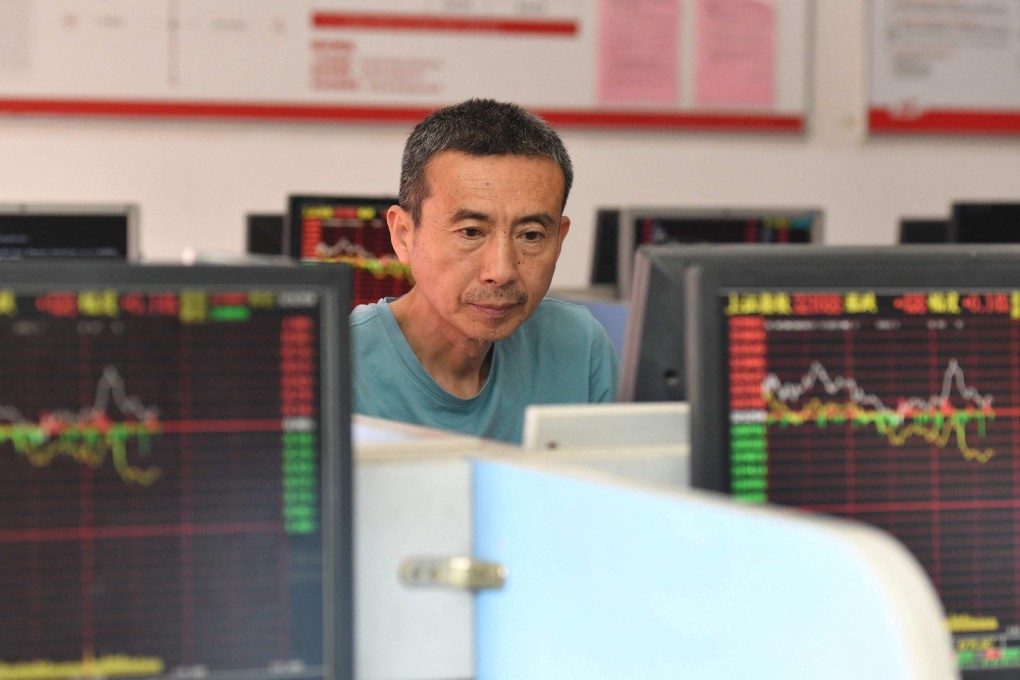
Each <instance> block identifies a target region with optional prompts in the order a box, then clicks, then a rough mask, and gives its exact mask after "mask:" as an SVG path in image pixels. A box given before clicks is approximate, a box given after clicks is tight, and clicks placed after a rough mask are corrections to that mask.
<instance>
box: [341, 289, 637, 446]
mask: <svg viewBox="0 0 1020 680" xmlns="http://www.w3.org/2000/svg"><path fill="white" fill-rule="evenodd" d="M350 326H351V342H352V347H353V361H352V365H353V370H354V412H355V413H360V414H362V415H366V416H374V417H377V418H386V419H389V420H397V421H401V422H406V423H415V424H418V425H425V426H428V427H434V428H439V429H442V430H451V431H454V432H461V433H463V434H470V435H475V436H479V437H485V438H488V439H498V440H501V441H506V442H511V443H515V444H516V443H520V441H521V435H522V431H523V427H524V408H525V407H526V406H527V405H529V404H579V403H588V402H607V401H613V399H614V398H615V397H616V388H617V382H618V380H619V359H618V357H617V355H616V350H615V349H614V348H613V345H612V343H611V342H610V340H609V336H608V335H607V334H606V331H605V329H604V328H603V327H602V325H601V324H599V322H598V321H597V320H596V319H595V317H593V316H592V315H591V312H589V311H588V309H587V308H585V307H583V306H581V305H576V304H572V303H569V302H564V301H562V300H554V299H550V298H546V299H545V300H543V301H542V302H541V303H540V304H539V306H538V308H537V309H536V310H535V312H534V314H532V315H531V316H530V317H529V318H528V319H527V320H526V321H525V322H524V323H522V324H521V325H520V327H518V329H517V330H516V331H514V333H512V334H511V335H510V337H508V338H506V339H504V340H500V341H497V342H496V343H494V345H493V350H492V351H493V355H492V366H491V367H490V370H489V377H488V380H487V381H486V383H485V386H484V387H483V388H482V390H481V392H479V393H478V394H477V395H475V396H474V397H471V398H470V399H461V398H460V397H456V396H454V395H452V394H450V393H449V392H447V391H446V390H444V389H443V388H442V387H440V386H439V385H438V384H437V383H436V381H435V380H433V379H432V377H431V376H430V375H429V374H428V372H427V371H426V370H425V369H424V368H422V365H421V364H420V363H419V362H418V358H417V357H416V356H415V354H414V351H413V350H412V349H411V346H410V345H408V344H407V340H406V339H405V338H404V334H403V333H402V332H401V330H400V326H399V325H398V324H397V320H396V319H395V318H394V316H393V311H392V310H391V309H390V307H389V300H380V301H379V302H377V303H375V304H370V305H359V306H358V307H356V308H355V309H354V311H353V312H351V317H350Z"/></svg>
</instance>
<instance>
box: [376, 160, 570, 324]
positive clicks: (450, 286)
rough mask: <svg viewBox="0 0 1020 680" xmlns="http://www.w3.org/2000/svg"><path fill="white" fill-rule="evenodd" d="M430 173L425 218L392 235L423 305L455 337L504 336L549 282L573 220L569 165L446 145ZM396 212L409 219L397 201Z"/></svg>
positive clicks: (431, 164) (417, 303)
mask: <svg viewBox="0 0 1020 680" xmlns="http://www.w3.org/2000/svg"><path fill="white" fill-rule="evenodd" d="M427 176H428V179H429V186H430V188H431V195H430V197H429V198H428V199H426V200H425V202H424V203H423V204H422V213H421V223H420V224H419V225H417V228H413V227H411V228H410V229H407V230H405V231H403V232H402V235H401V236H399V237H398V236H397V235H396V232H395V238H394V245H395V246H396V247H397V254H398V255H399V256H400V259H401V261H403V262H404V263H405V264H408V265H410V267H411V271H412V273H413V275H414V280H415V287H414V290H413V291H412V293H411V294H409V295H413V296H415V297H416V298H417V299H415V300H414V304H415V306H416V311H417V312H418V313H419V315H420V313H421V312H422V311H423V310H428V311H429V312H430V313H431V314H432V315H433V317H434V318H432V319H431V321H430V322H431V323H434V324H436V325H437V329H436V330H437V331H439V332H441V333H443V334H444V335H446V336H447V337H448V338H449V339H451V340H456V338H457V336H461V337H466V338H469V339H473V340H482V341H492V340H499V339H502V338H505V337H507V336H508V335H510V334H511V333H512V332H513V331H514V330H516V329H517V327H518V326H520V325H521V323H522V322H523V321H524V320H525V319H527V318H528V317H529V316H530V315H531V313H532V312H533V311H534V310H535V308H536V307H537V306H538V303H539V302H540V301H541V300H542V298H543V297H544V296H545V294H546V292H547V291H548V290H549V284H550V283H551V281H552V276H553V271H554V270H555V268H556V260H557V258H558V257H559V254H560V248H561V246H562V244H563V239H564V237H566V235H567V231H568V229H569V228H570V220H569V219H568V218H566V217H562V216H561V214H560V211H561V206H562V201H563V173H562V171H561V170H560V168H559V165H557V164H556V162H555V161H553V160H551V159H548V158H530V157H524V156H469V155H466V154H463V153H459V152H453V151H446V152H443V153H440V154H438V155H436V156H435V157H434V158H433V159H432V160H431V161H430V162H429V165H428V167H427ZM394 213H396V214H394ZM389 218H390V221H391V225H392V223H393V222H394V220H397V221H399V220H400V219H405V220H406V221H407V223H410V216H409V215H408V214H407V213H405V212H404V211H402V210H400V209H399V208H396V209H391V214H390V215H389ZM392 228H393V227H392V226H391V229H392ZM397 231H400V230H399V228H398V230H397ZM398 240H401V241H402V243H401V244H400V245H398V244H397V241H398Z"/></svg>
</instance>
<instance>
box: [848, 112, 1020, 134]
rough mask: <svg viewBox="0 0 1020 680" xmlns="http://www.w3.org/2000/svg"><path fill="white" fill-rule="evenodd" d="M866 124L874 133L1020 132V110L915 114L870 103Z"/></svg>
mask: <svg viewBox="0 0 1020 680" xmlns="http://www.w3.org/2000/svg"><path fill="white" fill-rule="evenodd" d="M868 127H869V129H870V130H871V131H872V132H875V133H910V132H913V133H920V134H935V133H938V134H1020V111H1014V112H1003V111H954V110H939V109H936V110H929V111H923V112H919V113H917V114H916V115H915V114H904V113H900V112H894V111H892V110H891V109H887V108H882V107H873V108H872V109H871V110H870V111H869V112H868Z"/></svg>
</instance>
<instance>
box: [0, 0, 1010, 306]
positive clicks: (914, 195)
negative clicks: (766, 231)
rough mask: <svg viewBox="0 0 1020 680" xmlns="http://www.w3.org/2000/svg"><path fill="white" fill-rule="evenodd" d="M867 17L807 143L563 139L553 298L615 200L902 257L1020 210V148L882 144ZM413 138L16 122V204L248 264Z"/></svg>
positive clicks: (825, 45)
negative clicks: (563, 240)
mask: <svg viewBox="0 0 1020 680" xmlns="http://www.w3.org/2000/svg"><path fill="white" fill-rule="evenodd" d="M864 21H865V3H864V2H863V0H860V1H857V2H846V1H845V0H818V1H817V2H816V3H815V4H814V13H813V25H814V31H815V33H814V41H813V52H814V55H813V64H814V66H813V73H812V82H813V84H812V88H813V90H812V94H811V97H810V101H811V107H812V111H811V114H810V123H809V129H808V132H807V133H806V134H804V135H790V136H783V135H778V136H776V135H751V134H705V133H692V132H664V131H639V130H628V131H619V130H596V129H580V128H564V129H563V130H562V132H563V136H564V139H565V141H566V143H567V145H568V147H569V149H570V150H571V152H572V154H573V157H574V162H575V165H576V169H577V184H576V188H575V190H574V193H573V194H572V196H571V198H570V201H569V203H568V206H567V212H568V214H569V215H570V216H571V217H572V218H573V221H574V225H575V227H574V230H573V231H572V232H571V235H570V238H569V239H568V243H567V247H566V249H565V251H564V255H563V257H562V259H561V261H560V267H559V269H558V271H557V276H556V279H555V281H554V285H555V286H556V287H560V288H567V287H580V286H583V285H584V283H585V281H586V278H587V275H588V266H589V259H590V251H591V246H592V236H593V231H592V221H593V217H594V213H595V210H596V208H597V207H599V206H601V205H615V204H646V205H696V206H751V205H755V206H757V205H762V206H783V205H807V206H820V207H822V208H823V209H824V210H825V212H826V220H827V225H826V232H827V233H826V239H825V240H826V242H828V243H839V244H843V243H845V244H887V243H892V242H894V240H895V238H896V228H897V223H898V220H899V218H900V216H903V215H922V216H923V215H935V216H938V215H944V214H945V213H946V212H947V210H948V205H949V203H950V202H952V201H953V200H954V199H959V198H967V199H981V198H995V199H1003V198H1010V199H1017V200H1020V185H1018V184H1017V181H1016V178H1017V177H1020V138H962V137H961V138H946V137H913V138H903V137H890V138H877V139H876V138H871V139H869V138H868V137H867V135H866V134H865V117H864V116H865V108H866V100H867V87H866V76H867V51H866V50H867V48H866V33H865V26H864ZM535 77H536V78H538V77H541V74H536V76H535ZM408 128H409V126H407V125H402V124H397V125H382V124H379V125H361V124H358V125H355V124H345V125H340V124H289V123H288V124H283V123H265V122H228V121H182V120H110V119H80V118H73V119H67V118H46V117H18V116H5V117H0V202H29V201H33V202H39V201H41V202H58V201H59V202H67V201H90V202H96V201H98V202H124V201H130V202H137V203H139V204H140V205H141V211H142V234H141V249H142V253H143V255H144V256H145V257H146V258H147V259H149V260H169V259H176V258H179V257H180V255H181V252H182V250H183V249H184V248H186V247H190V248H196V249H199V250H204V251H222V252H227V253H240V252H242V251H243V248H244V214H245V213H246V212H280V211H282V210H283V207H284V201H285V197H286V195H287V194H288V193H292V192H299V191H300V192H308V193H311V192H323V193H357V194H391V193H394V192H395V191H396V185H397V178H398V173H399V161H400V152H401V147H402V143H403V139H404V137H405V136H406V134H407V131H408Z"/></svg>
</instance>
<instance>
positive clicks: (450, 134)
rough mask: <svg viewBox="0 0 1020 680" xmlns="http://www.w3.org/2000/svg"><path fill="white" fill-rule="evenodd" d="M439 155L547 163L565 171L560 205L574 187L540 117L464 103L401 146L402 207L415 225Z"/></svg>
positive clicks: (424, 124) (562, 151)
mask: <svg viewBox="0 0 1020 680" xmlns="http://www.w3.org/2000/svg"><path fill="white" fill-rule="evenodd" d="M443 151H459V152H461V153H465V154H468V155H470V156H528V157H540V158H550V159H552V160H554V161H556V163H557V164H558V165H559V166H560V170H561V171H562V172H563V202H562V204H561V205H560V210H563V208H564V207H566V204H567V195H568V194H569V193H570V187H571V185H572V184H573V182H574V169H573V166H572V165H571V163H570V156H569V155H568V154H567V149H566V147H564V146H563V140H561V139H560V137H559V135H557V134H556V132H555V131H554V130H553V129H552V127H550V125H549V124H548V123H547V122H546V121H544V120H543V119H542V118H540V117H539V116H537V115H536V114H534V113H531V112H530V111H526V110H525V109H523V108H521V107H520V106H518V105H516V104H510V103H506V102H498V101H495V100H493V99H468V100H467V101H464V102H461V103H460V104H454V105H453V106H448V107H446V108H442V109H439V110H438V111H434V112H432V113H431V114H429V115H428V116H427V117H426V118H425V119H424V120H422V121H421V122H420V123H418V125H416V126H415V128H414V130H412V131H411V134H410V136H409V137H408V138H407V143H406V144H405V145H404V157H403V161H402V163H401V166H400V206H401V207H402V208H403V209H404V210H407V211H408V212H410V213H411V219H412V220H413V221H414V224H415V226H417V225H418V224H419V222H420V220H421V206H422V203H424V202H425V199H427V198H428V197H429V196H430V191H431V190H430V187H429V183H428V177H426V175H425V171H426V169H427V167H428V164H429V161H431V160H432V158H433V157H434V156H436V155H437V154H439V153H442V152H443Z"/></svg>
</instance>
